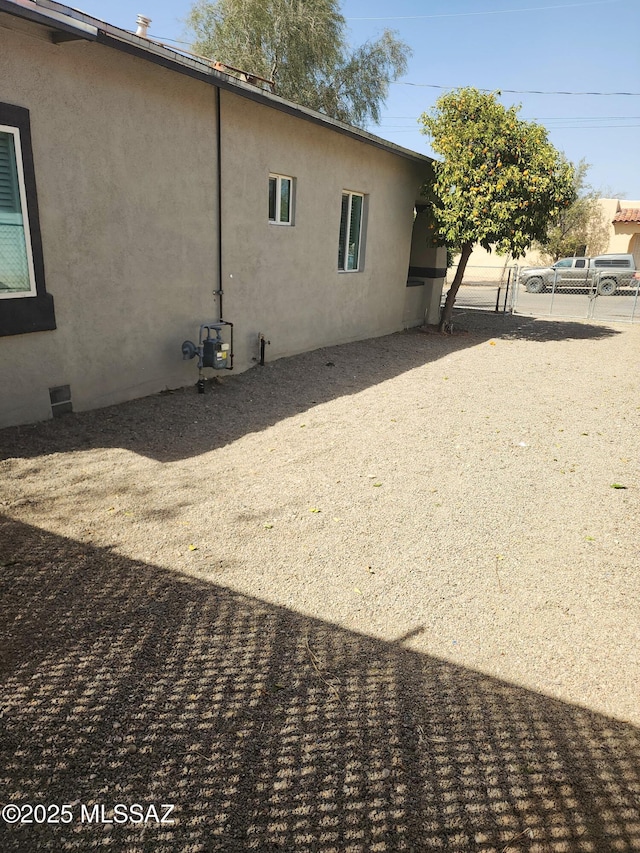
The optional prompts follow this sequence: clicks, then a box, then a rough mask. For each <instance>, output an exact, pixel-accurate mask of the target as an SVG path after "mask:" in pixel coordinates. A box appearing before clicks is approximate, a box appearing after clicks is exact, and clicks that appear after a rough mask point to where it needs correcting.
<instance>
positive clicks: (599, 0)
mask: <svg viewBox="0 0 640 853" xmlns="http://www.w3.org/2000/svg"><path fill="white" fill-rule="evenodd" d="M619 2H620V0H592V2H589V3H565V4H562V5H561V6H535V7H533V8H530V9H494V10H490V11H487V12H445V13H444V14H441V15H384V16H382V17H380V18H368V17H366V18H346V20H347V21H417V20H427V19H431V20H432V19H434V18H468V17H470V16H472V15H476V16H477V15H504V14H505V13H507V12H545V11H547V10H549V9H578V8H580V7H582V6H603V5H607V4H609V3H619Z"/></svg>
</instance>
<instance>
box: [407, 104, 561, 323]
mask: <svg viewBox="0 0 640 853" xmlns="http://www.w3.org/2000/svg"><path fill="white" fill-rule="evenodd" d="M499 94H500V93H499V92H497V93H493V94H485V93H482V92H480V91H478V90H477V89H474V88H464V89H456V90H454V91H452V92H449V93H447V94H446V95H443V96H442V97H440V98H439V99H438V100H437V101H436V104H435V106H434V107H433V109H432V110H431V111H430V112H429V113H423V114H422V115H421V116H420V119H419V121H420V123H421V124H422V126H423V127H422V130H423V132H424V133H426V134H427V135H428V136H430V137H431V147H432V148H433V150H434V152H435V153H436V154H437V155H440V158H441V159H438V160H436V162H435V163H434V171H435V181H434V183H433V186H432V187H426V188H425V192H426V193H430V194H431V202H432V204H431V211H432V216H433V225H434V229H435V235H436V236H435V238H434V242H436V243H440V244H444V245H446V246H448V247H450V248H453V249H455V250H456V251H459V252H460V260H459V262H458V268H457V270H456V274H455V276H454V279H453V283H452V285H451V288H450V289H449V292H448V294H447V298H446V300H445V304H444V306H443V309H442V313H441V316H440V326H439V327H440V329H441V330H442V329H444V328H445V327H446V326H447V324H449V323H450V321H451V314H452V311H453V305H454V302H455V298H456V294H457V292H458V289H459V288H460V285H461V283H462V280H463V277H464V272H465V268H466V266H467V262H468V260H469V256H470V255H471V251H472V249H473V247H474V245H476V244H478V243H479V244H480V245H481V246H482V247H483V248H484V249H486V250H488V251H491V249H492V247H495V249H496V251H497V253H498V254H507V253H509V254H511V255H512V256H513V257H514V258H519V257H521V256H522V255H524V253H525V252H526V250H527V249H528V248H529V246H530V245H531V244H532V243H533V242H534V241H535V240H538V241H543V240H545V239H546V236H547V229H548V227H549V223H550V222H552V221H553V220H554V219H556V218H557V217H558V215H559V213H560V211H561V210H562V209H563V208H566V207H568V206H569V205H570V204H572V202H573V201H574V199H575V188H574V180H573V168H572V166H571V165H570V164H569V163H568V162H567V160H566V159H565V158H564V157H563V156H562V155H561V154H560V153H559V152H558V151H557V150H556V149H555V148H554V147H553V145H551V143H550V142H549V141H548V140H547V133H546V130H545V128H544V127H542V126H541V125H539V124H535V123H534V122H527V121H523V120H522V119H520V118H518V112H519V109H520V108H519V107H509V108H506V107H504V106H503V105H502V104H500V103H498V101H497V97H498V96H499Z"/></svg>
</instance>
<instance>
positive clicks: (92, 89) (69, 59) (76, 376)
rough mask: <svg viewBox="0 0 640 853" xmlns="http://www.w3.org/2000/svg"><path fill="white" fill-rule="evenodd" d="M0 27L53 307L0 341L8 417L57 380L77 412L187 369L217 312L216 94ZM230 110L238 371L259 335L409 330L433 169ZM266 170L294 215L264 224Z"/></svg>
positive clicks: (2, 90) (139, 63)
mask: <svg viewBox="0 0 640 853" xmlns="http://www.w3.org/2000/svg"><path fill="white" fill-rule="evenodd" d="M7 20H9V21H10V20H11V19H9V18H8V16H3V20H2V23H5V24H6V23H7ZM0 40H1V50H0V101H3V102H6V103H12V104H16V105H19V106H22V107H26V108H27V109H29V110H30V119H31V133H32V140H33V155H34V164H35V175H36V183H37V190H38V201H39V207H40V226H41V231H42V240H43V254H44V264H45V274H46V284H47V291H48V293H50V294H52V295H53V298H54V300H55V312H56V320H57V329H56V330H55V331H50V332H38V333H32V334H23V335H16V336H9V337H0V358H1V360H2V364H3V370H2V373H1V374H0V426H6V425H10V424H15V423H26V422H30V421H35V420H39V419H45V418H48V417H50V416H51V406H50V400H49V389H50V388H52V387H55V386H60V385H70V386H71V397H72V402H73V407H74V409H75V410H82V409H88V408H98V407H101V406H106V405H109V404H111V403H116V402H121V401H124V400H127V399H132V398H135V397H139V396H144V395H146V394H150V393H154V392H156V391H159V390H162V389H164V388H167V387H169V388H175V387H180V386H184V385H190V384H194V383H195V381H196V379H197V369H196V366H195V361H191V362H185V361H183V360H182V358H181V353H180V344H181V343H182V341H183V340H185V339H187V338H190V339H192V340H196V339H197V335H198V327H199V325H200V324H201V323H204V322H207V321H211V320H214V319H216V317H217V316H218V303H217V298H216V297H215V296H214V295H213V291H214V290H216V289H217V287H218V224H217V190H218V188H217V152H216V96H217V90H216V89H215V88H214V87H212V86H211V85H209V84H207V83H204V82H201V81H198V80H193V79H190V78H188V77H185V76H183V75H180V74H178V73H175V72H173V71H170V70H167V69H163V68H160V67H158V66H156V65H153V64H151V63H149V62H147V61H144V60H142V59H139V58H136V57H132V56H128V55H125V54H123V53H120V52H118V51H114V50H112V49H110V48H108V47H105V46H101V45H98V44H92V43H87V42H81V41H78V42H66V43H64V44H61V45H59V46H56V45H54V44H52V43H51V42H50V40H48V37H47V34H46V31H45V30H44V29H42V28H39V27H37V26H36V25H29V24H24V23H23V24H20V26H19V30H10V29H3V28H0ZM221 110H222V122H221V124H222V169H223V182H222V195H223V275H222V285H223V288H224V315H225V319H227V320H230V321H231V322H233V323H234V332H235V335H234V336H235V347H234V350H235V360H234V367H235V369H237V370H244V369H246V368H248V367H250V366H252V365H253V364H254V363H255V359H256V357H257V355H258V333H260V332H262V333H263V334H265V336H266V337H267V338H268V339H269V340H270V341H271V345H270V347H269V348H268V350H267V358H269V359H273V358H276V357H279V356H283V355H289V354H293V353H296V352H300V351H304V350H309V349H313V348H316V347H320V346H324V345H328V344H332V343H336V342H346V341H349V340H354V339H358V338H365V337H370V336H375V335H381V334H384V333H387V332H391V331H395V330H397V329H400V328H402V324H403V308H404V305H405V298H406V277H407V270H408V265H409V253H410V245H411V232H412V222H413V202H414V200H415V199H416V196H417V192H418V190H419V187H420V183H421V181H422V177H423V173H424V167H423V166H421V165H420V164H418V163H416V162H414V161H412V160H409V159H406V158H403V157H399V156H397V155H395V154H392V153H389V152H386V151H382V150H379V149H376V148H374V147H372V146H370V145H367V144H365V143H363V142H360V141H357V140H354V139H350V138H348V137H346V136H344V135H342V134H339V133H336V132H335V131H332V130H330V129H326V128H324V127H321V126H318V125H315V124H311V123H309V122H306V121H302V120H300V119H296V118H295V117H292V116H288V115H286V114H284V113H280V112H276V111H275V110H273V109H270V108H268V107H265V106H263V105H259V104H256V103H253V102H251V101H248V100H246V99H243V98H241V97H239V96H237V95H235V94H234V93H226V92H223V93H222V102H221ZM270 172H278V173H281V174H285V175H290V176H292V177H294V178H295V180H296V196H295V225H294V226H292V227H284V226H275V225H272V224H270V223H269V222H268V206H267V198H268V175H269V173H270ZM343 189H350V190H354V191H358V192H362V193H365V194H366V195H367V222H366V246H365V252H366V254H365V262H364V269H363V271H362V272H359V273H339V272H338V270H337V251H338V232H339V222H340V205H341V192H342V190H343ZM1 310H2V302H1V301H0V311H1Z"/></svg>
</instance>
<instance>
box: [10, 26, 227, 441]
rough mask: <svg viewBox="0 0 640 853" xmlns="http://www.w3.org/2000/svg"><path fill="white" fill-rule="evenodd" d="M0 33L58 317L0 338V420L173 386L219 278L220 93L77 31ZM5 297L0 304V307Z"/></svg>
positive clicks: (183, 375)
mask: <svg viewBox="0 0 640 853" xmlns="http://www.w3.org/2000/svg"><path fill="white" fill-rule="evenodd" d="M30 32H32V33H33V34H34V35H26V34H21V33H14V32H12V31H9V30H0V39H1V41H2V45H1V47H2V49H1V50H0V100H1V101H4V102H8V103H12V104H17V105H19V106H23V107H26V108H28V109H29V110H30V118H31V134H32V141H33V155H34V163H35V173H36V183H37V190H38V201H39V208H40V225H41V230H42V240H43V253H44V262H45V274H46V282H47V290H48V292H49V293H51V294H52V295H53V297H54V300H55V311H56V320H57V326H58V328H57V329H56V330H55V331H51V332H38V333H34V334H26V335H16V336H11V337H2V338H0V358H1V360H2V364H3V370H2V372H1V373H0V425H7V424H11V423H20V422H28V421H33V420H37V419H41V418H47V417H50V416H51V408H50V401H49V393H48V389H49V388H50V387H53V386H58V385H65V384H69V385H70V386H71V394H72V400H73V405H74V408H75V409H83V408H95V407H99V406H103V405H108V404H110V403H113V402H118V401H122V400H125V399H129V398H133V397H138V396H143V395H145V394H148V393H152V392H154V391H157V390H160V389H162V388H166V387H167V386H169V387H172V386H173V387H175V386H179V385H184V384H187V383H188V382H190V381H191V380H192V379H193V368H192V366H191V369H189V367H188V366H187V364H186V363H184V362H182V361H181V360H180V357H179V356H180V352H179V346H180V343H181V341H182V340H183V339H184V338H185V337H187V336H189V335H190V334H192V331H193V318H194V317H199V316H203V315H207V314H208V312H209V306H210V304H211V297H210V291H211V289H212V288H213V287H215V286H216V280H215V277H216V273H215V270H216V257H217V255H216V234H217V230H216V217H215V197H216V177H215V176H216V169H215V110H214V109H213V107H212V104H213V102H214V97H215V91H214V90H213V89H212V88H210V87H208V86H206V85H202V84H200V85H198V84H196V83H194V82H193V81H190V80H188V79H187V78H185V77H182V76H180V75H178V74H172V73H171V72H169V71H165V70H163V69H161V68H157V67H154V66H151V65H149V63H146V62H144V61H141V60H138V59H135V58H132V57H128V56H125V55H122V54H119V53H116V52H114V51H112V50H109V49H107V48H105V47H102V46H99V45H96V44H88V43H86V42H68V43H65V44H62V45H60V46H55V45H53V44H51V43H50V42H47V41H45V40H44V38H36V37H35V34H37V33H44V31H43V30H39V29H38V28H35V27H32V28H30ZM1 310H2V302H1V301H0V311H1Z"/></svg>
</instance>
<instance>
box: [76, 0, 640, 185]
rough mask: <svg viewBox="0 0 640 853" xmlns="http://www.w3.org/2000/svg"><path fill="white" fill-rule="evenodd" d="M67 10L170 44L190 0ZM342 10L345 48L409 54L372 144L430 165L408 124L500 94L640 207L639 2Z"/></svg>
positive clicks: (374, 3)
mask: <svg viewBox="0 0 640 853" xmlns="http://www.w3.org/2000/svg"><path fill="white" fill-rule="evenodd" d="M68 5H70V6H76V7H77V8H81V9H82V10H83V11H85V12H87V13H88V14H90V15H93V16H94V17H96V18H100V19H101V20H103V21H107V22H109V23H111V24H115V25H116V26H119V27H123V28H124V29H129V30H135V28H136V23H135V22H136V17H137V15H138V13H140V14H143V15H146V16H147V17H149V18H151V19H152V24H151V27H150V29H149V35H151V36H152V37H155V38H158V39H160V40H164V41H169V40H170V39H174V40H180V39H185V23H184V21H185V18H186V16H187V14H188V12H189V9H190V8H191V0H136V3H135V4H133V3H132V2H131V0H76V2H69V3H68ZM341 8H342V13H343V15H344V16H345V18H346V19H347V24H348V28H349V37H350V39H351V41H352V43H353V44H354V45H358V44H362V43H363V42H365V41H367V40H368V39H375V38H376V37H377V36H379V35H380V34H381V33H382V32H383V30H384V29H385V28H390V29H394V30H396V31H397V33H398V35H399V36H400V38H402V39H403V40H404V41H405V42H406V43H407V44H409V45H410V47H411V48H412V50H413V57H412V59H411V61H410V65H409V69H408V71H407V74H406V75H405V77H403V78H402V80H401V81H398V82H397V83H394V84H392V85H391V87H390V93H389V97H388V99H387V104H386V107H385V109H384V111H383V115H382V119H381V123H380V125H378V126H370V127H369V128H368V130H370V131H371V132H372V133H375V134H377V135H378V136H381V137H383V138H385V139H388V140H390V141H391V142H395V143H396V144H398V145H402V146H404V147H406V148H411V149H413V150H414V151H420V152H422V153H426V154H431V153H432V152H431V151H430V149H429V143H428V139H427V137H425V136H424V135H422V134H421V133H420V132H419V129H418V123H417V118H418V116H419V115H420V114H421V113H422V112H424V111H425V110H429V109H430V108H431V107H432V106H433V104H434V102H435V100H436V98H437V97H438V95H439V94H441V93H442V92H443V91H444V90H446V89H449V88H453V87H457V86H476V87H477V88H479V89H488V90H490V91H494V90H498V89H499V90H500V91H501V92H502V95H501V100H502V102H503V103H504V104H505V105H507V106H510V105H512V104H521V105H522V110H521V113H520V115H521V117H522V118H526V119H532V120H535V121H538V122H540V123H541V124H544V125H545V126H546V127H547V128H548V130H549V138H550V140H551V142H552V143H553V144H554V145H555V146H556V148H558V149H559V150H561V151H563V152H564V153H565V154H566V155H567V157H568V158H569V159H570V160H572V161H574V162H576V161H578V160H580V159H583V158H584V159H585V160H586V161H587V163H589V164H590V165H591V168H590V170H589V173H588V180H589V182H590V183H591V184H592V185H593V186H594V187H595V188H596V189H598V190H599V191H601V192H602V194H604V195H614V196H619V197H621V198H626V199H632V200H640V48H639V33H640V0H343V2H342V4H341ZM248 70H250V69H248ZM507 90H515V91H513V92H510V91H507ZM532 91H536V92H544V93H545V94H531V92H532ZM567 92H568V93H571V94H552V93H567ZM583 93H600V94H583ZM622 93H628V94H622Z"/></svg>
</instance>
